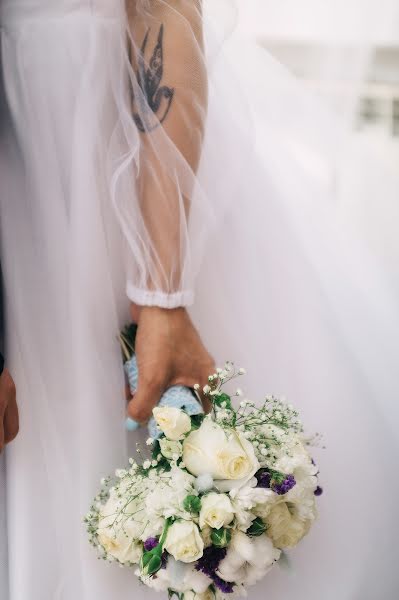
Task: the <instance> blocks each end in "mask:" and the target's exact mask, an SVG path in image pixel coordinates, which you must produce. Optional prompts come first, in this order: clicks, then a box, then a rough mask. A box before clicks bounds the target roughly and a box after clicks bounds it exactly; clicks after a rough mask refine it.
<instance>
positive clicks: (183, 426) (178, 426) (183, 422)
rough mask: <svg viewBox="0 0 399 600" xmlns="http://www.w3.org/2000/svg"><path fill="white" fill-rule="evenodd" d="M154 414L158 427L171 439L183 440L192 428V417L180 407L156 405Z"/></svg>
mask: <svg viewBox="0 0 399 600" xmlns="http://www.w3.org/2000/svg"><path fill="white" fill-rule="evenodd" d="M152 414H153V415H154V419H155V421H156V423H157V425H158V427H159V428H160V429H161V431H163V433H164V434H165V435H166V437H167V438H168V439H169V440H181V439H182V438H183V437H184V434H185V433H188V432H189V431H190V429H191V419H190V417H189V416H188V414H186V413H185V412H183V411H182V410H180V408H174V407H173V406H156V407H155V408H154V409H153V411H152Z"/></svg>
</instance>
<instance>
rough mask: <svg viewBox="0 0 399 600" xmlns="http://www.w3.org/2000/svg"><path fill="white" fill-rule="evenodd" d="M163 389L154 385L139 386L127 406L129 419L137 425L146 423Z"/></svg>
mask: <svg viewBox="0 0 399 600" xmlns="http://www.w3.org/2000/svg"><path fill="white" fill-rule="evenodd" d="M163 391H164V390H163V387H162V386H160V385H158V384H156V383H150V384H140V382H139V385H138V388H137V391H136V392H135V394H134V396H133V398H132V399H131V400H130V402H129V404H128V406H127V412H128V415H129V417H131V418H132V419H134V420H135V421H137V422H138V423H146V422H147V421H148V420H149V419H150V418H151V416H152V409H153V408H154V407H155V406H157V404H158V402H159V400H160V398H161V396H162V394H163Z"/></svg>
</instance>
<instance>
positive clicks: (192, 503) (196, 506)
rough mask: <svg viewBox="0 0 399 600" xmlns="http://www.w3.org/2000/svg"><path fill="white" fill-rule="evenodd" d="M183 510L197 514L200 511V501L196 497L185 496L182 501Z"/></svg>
mask: <svg viewBox="0 0 399 600" xmlns="http://www.w3.org/2000/svg"><path fill="white" fill-rule="evenodd" d="M183 508H184V510H186V511H187V512H190V513H199V511H200V510H201V499H200V498H199V497H198V496H192V495H190V496H186V497H185V498H184V500H183Z"/></svg>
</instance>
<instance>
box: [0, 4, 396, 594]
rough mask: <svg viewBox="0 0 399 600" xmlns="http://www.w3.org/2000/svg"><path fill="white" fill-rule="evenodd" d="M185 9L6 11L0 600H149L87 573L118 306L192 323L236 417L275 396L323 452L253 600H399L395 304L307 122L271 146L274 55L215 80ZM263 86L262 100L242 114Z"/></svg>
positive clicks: (283, 126) (124, 451) (311, 119)
mask: <svg viewBox="0 0 399 600" xmlns="http://www.w3.org/2000/svg"><path fill="white" fill-rule="evenodd" d="M132 4H134V3H132ZM198 5H199V3H198V2H196V1H188V0H186V1H184V0H180V1H179V2H177V1H174V0H155V1H153V2H148V1H147V0H138V1H137V3H136V9H135V10H134V9H133V10H132V11H131V12H130V13H129V17H127V16H126V15H125V11H124V3H123V2H120V1H119V0H91V1H90V0H6V1H4V2H3V3H2V15H1V49H2V61H3V75H4V81H5V89H6V94H7V100H8V104H9V109H10V115H11V119H12V123H13V127H14V131H13V132H10V131H9V132H8V133H7V135H3V136H2V138H1V152H0V172H1V174H2V181H1V190H0V211H1V213H0V217H1V261H2V267H3V271H4V279H5V294H6V298H5V301H6V311H7V363H8V366H9V369H10V371H11V372H12V373H13V375H14V377H15V380H16V383H17V388H18V399H19V405H20V413H21V415H20V416H21V428H20V434H19V436H18V439H17V440H16V441H15V442H14V443H13V444H12V445H10V447H8V448H7V452H6V463H7V464H6V475H5V474H3V481H2V486H4V487H3V489H2V492H4V491H5V496H6V502H3V504H6V505H7V506H6V511H7V513H6V514H7V518H6V519H5V522H6V530H7V531H6V534H5V532H3V535H2V536H1V539H0V544H2V545H3V546H4V547H3V549H2V550H0V557H2V559H3V557H4V556H5V554H4V550H5V548H7V553H8V566H7V565H6V563H5V559H4V560H3V562H2V568H3V569H2V570H3V573H1V575H2V577H1V589H0V597H1V600H115V599H122V598H131V597H135V598H143V599H144V598H153V597H154V594H153V593H152V592H151V591H149V590H148V589H145V588H144V587H142V586H139V584H138V583H137V581H136V578H135V576H134V573H133V571H132V570H128V569H119V568H117V567H116V566H115V565H107V564H105V563H103V562H101V561H98V560H97V559H96V556H95V553H94V552H93V549H92V548H91V547H90V546H89V544H88V542H87V539H86V535H85V530H84V526H83V524H82V518H83V516H84V514H85V513H86V511H87V509H88V506H89V502H90V500H91V498H92V497H93V495H94V494H95V492H96V490H97V488H98V483H99V479H100V477H102V476H103V475H105V474H107V473H110V472H113V470H114V469H115V468H116V467H120V466H122V465H124V464H125V463H126V461H127V458H128V452H129V451H128V445H129V437H130V442H133V443H134V441H135V436H134V434H127V433H126V432H125V430H124V413H125V400H124V379H123V371H122V366H121V357H120V350H119V347H118V341H117V332H118V328H120V327H121V325H123V324H124V323H125V322H126V320H127V319H128V304H129V298H130V299H132V300H134V301H136V302H138V303H143V304H156V305H161V306H165V307H173V306H178V305H181V304H184V305H192V307H191V309H190V310H191V311H192V315H193V318H194V320H195V322H196V324H197V325H198V327H199V329H200V331H201V334H202V335H203V338H204V340H205V341H206V344H207V345H208V347H209V349H210V351H211V352H212V353H213V354H214V356H215V357H216V359H217V361H218V362H222V361H224V360H226V359H230V360H234V361H236V362H237V363H239V364H240V365H242V366H245V367H246V369H247V371H248V377H247V383H245V382H244V381H243V382H242V386H243V387H246V389H247V391H248V394H249V396H250V397H251V398H254V399H261V397H262V396H263V395H265V394H266V393H270V392H273V393H275V394H284V395H286V396H287V397H288V398H289V400H290V401H291V402H292V403H294V404H295V405H297V407H298V408H299V409H300V410H301V412H302V414H303V419H304V421H305V423H306V425H307V429H308V430H309V431H320V432H323V433H324V442H325V444H326V449H325V450H321V449H315V458H316V460H317V461H318V463H319V464H320V470H321V475H320V477H321V483H322V485H323V487H324V488H325V494H324V496H322V497H321V499H320V503H319V506H320V519H319V521H318V522H317V524H316V525H315V527H314V529H313V530H312V531H311V533H310V534H309V535H308V537H307V538H306V539H305V540H304V542H303V543H302V544H301V545H300V546H299V547H298V548H297V549H295V550H294V551H292V552H290V561H291V565H292V567H291V569H290V572H288V573H287V572H285V571H283V570H280V569H279V568H276V569H275V570H274V571H273V572H272V573H271V574H270V575H269V576H268V577H267V578H266V579H265V580H264V581H263V582H261V583H260V584H259V585H258V586H257V587H256V588H254V589H253V590H251V591H250V594H251V597H252V598H254V600H256V599H258V600H261V598H264V597H268V598H270V599H271V600H282V599H283V598H284V599H287V598H291V597H292V598H295V599H296V600H320V599H322V600H358V599H359V600H360V598H361V599H362V600H375V599H376V598H381V600H391V599H393V598H394V597H395V590H396V591H397V589H398V586H399V578H398V570H397V567H396V558H397V557H395V553H396V552H397V540H396V537H397V527H396V521H397V519H396V513H397V511H396V504H397V494H398V493H399V485H398V478H397V475H396V466H397V452H398V433H397V428H398V425H397V423H398V420H397V417H398V413H399V411H398V405H397V400H398V397H399V395H398V392H399V384H398V378H397V375H396V367H397V359H398V356H399V354H398V345H399V323H398V318H397V317H398V313H397V306H398V304H397V302H396V300H397V299H396V298H395V297H394V289H395V287H394V285H393V282H392V280H391V279H390V278H389V277H385V278H384V277H383V275H382V272H383V271H382V269H381V268H380V267H379V265H378V264H376V263H375V260H376V259H375V258H373V257H372V256H369V254H368V253H367V251H366V249H364V248H362V247H361V245H360V243H359V242H358V241H357V240H355V239H353V238H352V237H351V235H350V233H349V232H347V231H346V230H345V228H344V227H343V226H341V224H340V223H339V220H338V216H337V215H335V213H334V204H333V203H332V202H331V198H330V195H329V191H331V188H332V182H333V176H332V172H331V170H330V166H329V163H328V160H327V159H326V157H325V155H323V153H322V152H321V148H322V146H323V141H325V140H323V139H322V138H323V133H322V132H323V131H324V129H322V126H321V123H322V122H323V127H324V125H326V127H327V129H328V123H327V122H326V121H325V120H324V116H323V111H322V110H320V111H318V109H317V108H316V107H314V110H309V113H307V117H306V114H305V113H306V111H304V112H303V113H300V112H299V111H300V110H301V107H302V108H303V106H302V104H301V105H299V104H298V105H296V104H295V102H292V103H291V102H290V106H291V113H290V114H288V112H287V114H286V117H287V121H286V123H284V121H283V120H281V119H280V118H279V116H280V115H281V113H282V112H283V107H284V106H287V105H288V101H287V98H286V94H290V93H292V88H291V87H290V86H289V85H287V87H286V88H285V87H284V84H283V85H281V87H280V88H279V89H280V93H277V92H276V90H277V86H278V82H279V81H281V80H280V77H282V78H283V79H284V77H286V76H285V75H284V74H281V73H280V71H279V69H278V67H277V66H276V65H275V64H274V63H273V61H272V60H271V59H270V58H268V57H267V56H265V57H264V59H263V62H262V65H263V66H262V68H259V69H258V68H256V69H253V71H254V72H253V75H251V72H250V71H251V69H250V68H248V70H247V72H246V73H243V72H242V71H241V69H238V70H237V69H235V68H234V64H233V66H232V67H229V66H228V65H227V62H226V61H225V60H224V58H223V52H222V51H221V44H220V43H219V41H220V39H221V37H220V35H219V34H220V33H223V32H220V31H219V30H218V23H220V21H219V20H215V21H213V25H212V14H211V13H212V12H213V11H214V12H215V13H216V12H217V11H216V8H217V9H219V8H220V5H221V2H219V1H218V0H215V2H210V3H208V5H207V4H205V14H204V23H205V24H206V25H205V34H204V35H205V38H204V39H203V34H202V31H201V17H200V14H199V13H198V11H197V8H198ZM224 22H226V21H224ZM146 32H149V33H148V36H147V41H146V43H143V41H144V39H145V34H146ZM222 38H223V36H222ZM227 48H228V42H226V52H227ZM154 50H156V52H154ZM161 50H163V55H162V52H161ZM239 50H240V49H239ZM234 51H235V50H234V49H232V52H234ZM140 52H141V53H142V55H143V56H144V60H143V61H141V63H140V60H139V61H138V64H135V59H134V56H137V54H138V55H140ZM151 57H152V62H151V61H150V59H151ZM149 61H150V62H149ZM149 64H150V67H151V69H152V70H150V71H148V70H147V69H148V65H149ZM160 64H161V65H163V67H164V68H163V73H161V71H160V69H159V67H160ZM254 64H255V63H254ZM253 66H254V65H252V67H253ZM248 67H250V64H249V63H248ZM262 73H263V75H262ZM255 76H256V78H257V81H258V83H259V94H261V93H263V92H262V90H265V89H266V93H265V94H264V95H262V96H259V98H252V100H255V103H254V105H253V106H254V108H251V106H250V103H248V98H247V96H252V93H251V94H250V93H249V89H250V83H248V84H247V83H245V82H246V81H248V80H249V79H251V77H255ZM207 81H208V84H207V83H206V82H207ZM207 85H208V94H207V93H206V92H207ZM255 87H256V86H255ZM284 90H285V93H284ZM207 95H208V99H207V97H206V96H207ZM290 100H291V101H292V97H291V98H290ZM259 106H262V109H261V110H259ZM296 106H297V109H298V114H297V118H296V119H295V114H293V112H294V113H295V110H296V108H295V107H296ZM257 107H258V108H257ZM292 111H293V112H292ZM305 118H307V119H308V121H306V122H305V121H303V119H305ZM295 123H299V124H301V127H298V128H296V127H295ZM308 124H310V126H309V128H308ZM319 126H320V127H319ZM331 129H332V130H333V126H332V127H331ZM142 130H144V131H142ZM301 132H306V136H305V135H303V136H301ZM312 132H313V133H314V137H312V136H313V133H312ZM318 132H319V137H318ZM253 133H254V134H255V135H256V134H258V135H259V136H261V139H262V152H261V153H260V154H256V152H255V145H254V143H253V141H252V140H253V136H252V134H253ZM258 146H259V144H258ZM315 156H316V157H318V160H319V161H320V164H321V166H322V168H320V169H319V171H318V175H317V176H316V174H315V172H314V169H311V168H308V166H309V164H310V163H309V160H310V159H312V157H313V159H314V157H315ZM302 159H303V161H302V162H301V160H302ZM312 164H313V163H312ZM320 173H322V175H320ZM391 283H392V285H391ZM0 498H2V494H0ZM1 510H2V511H3V514H2V515H0V524H1V523H3V521H4V510H5V506H2V507H1ZM6 580H8V585H7V583H6Z"/></svg>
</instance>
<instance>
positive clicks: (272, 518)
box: [266, 502, 313, 548]
mask: <svg viewBox="0 0 399 600" xmlns="http://www.w3.org/2000/svg"><path fill="white" fill-rule="evenodd" d="M300 508H301V507H300V504H298V505H296V503H294V502H292V503H291V502H279V503H277V504H275V505H274V506H273V507H272V508H271V510H270V512H269V514H268V516H267V519H266V521H267V525H268V529H267V532H266V533H267V535H268V536H269V537H270V539H271V540H272V542H273V544H274V545H275V546H276V547H277V548H293V547H294V546H296V545H297V544H298V542H300V541H301V539H302V538H303V537H304V536H305V535H306V534H307V533H308V531H309V529H310V525H311V523H312V520H313V519H304V518H303V517H302V515H301V510H300Z"/></svg>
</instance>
